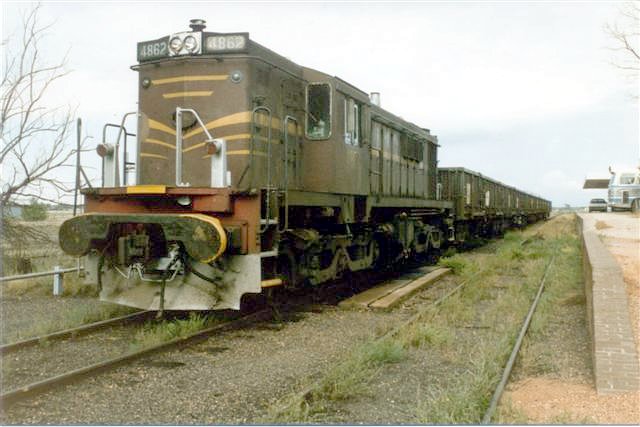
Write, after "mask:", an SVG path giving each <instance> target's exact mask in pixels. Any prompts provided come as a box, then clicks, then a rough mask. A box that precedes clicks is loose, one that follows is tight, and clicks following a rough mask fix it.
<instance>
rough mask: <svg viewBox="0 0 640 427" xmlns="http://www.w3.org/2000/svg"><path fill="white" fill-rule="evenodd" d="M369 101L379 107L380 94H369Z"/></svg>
mask: <svg viewBox="0 0 640 427" xmlns="http://www.w3.org/2000/svg"><path fill="white" fill-rule="evenodd" d="M369 99H370V100H371V103H372V104H373V105H376V106H378V107H379V106H380V92H371V95H369Z"/></svg>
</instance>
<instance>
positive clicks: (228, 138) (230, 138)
mask: <svg viewBox="0 0 640 427" xmlns="http://www.w3.org/2000/svg"><path fill="white" fill-rule="evenodd" d="M218 138H220V139H224V140H225V141H238V140H243V139H246V140H247V141H249V140H251V134H248V133H238V134H236V135H229V136H219V137H218ZM256 140H258V141H262V142H267V137H264V136H257V137H256ZM273 142H274V143H276V144H278V143H279V141H273ZM205 144H206V142H201V143H199V144H196V145H192V146H191V147H188V148H184V149H183V150H182V152H183V153H188V152H189V151H192V150H196V149H198V148H201V147H204V146H205Z"/></svg>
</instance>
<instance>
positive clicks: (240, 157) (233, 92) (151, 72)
mask: <svg viewBox="0 0 640 427" xmlns="http://www.w3.org/2000/svg"><path fill="white" fill-rule="evenodd" d="M138 72H139V83H140V87H139V93H140V95H139V111H140V118H139V125H138V126H139V128H138V141H139V144H138V145H139V148H138V159H137V160H138V162H137V164H138V177H137V178H138V183H139V184H163V185H175V183H176V176H175V163H176V122H175V115H176V107H182V108H191V109H194V110H196V111H197V112H198V114H199V115H200V117H201V118H202V121H203V122H204V124H205V125H206V127H207V129H208V130H209V132H210V133H211V134H212V136H213V137H214V138H223V139H225V140H226V141H227V144H228V152H227V158H228V163H229V170H231V175H232V186H234V187H235V186H236V185H237V183H238V179H239V173H237V171H239V170H242V169H243V167H244V165H245V164H246V162H247V159H248V154H249V145H250V139H251V136H250V131H251V111H250V110H251V107H250V100H249V97H248V95H247V93H248V91H247V87H248V81H249V79H248V75H249V74H250V73H249V64H248V61H247V60H246V59H242V58H236V59H225V60H224V61H223V60H220V61H213V60H209V61H198V60H189V59H183V60H174V61H167V62H161V63H155V64H147V65H142V66H140V67H139V68H138ZM232 76H233V78H232ZM182 134H183V147H182V153H181V154H182V163H183V176H182V182H184V183H188V184H189V185H190V186H202V187H207V186H210V183H211V170H210V159H209V157H210V156H209V155H208V154H207V152H206V147H205V140H206V135H205V133H204V131H203V130H202V128H201V127H200V126H198V125H197V123H196V122H195V119H194V117H193V116H192V115H190V114H185V115H184V116H183V129H182Z"/></svg>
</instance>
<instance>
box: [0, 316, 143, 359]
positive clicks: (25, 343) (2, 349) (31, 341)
mask: <svg viewBox="0 0 640 427" xmlns="http://www.w3.org/2000/svg"><path fill="white" fill-rule="evenodd" d="M151 313H153V312H151V311H138V312H135V313H131V314H127V315H124V316H120V317H114V318H112V319H106V320H101V321H99V322H94V323H88V324H86V325H81V326H78V327H76V328H69V329H64V330H62V331H58V332H52V333H50V334H47V335H41V336H38V337H33V338H27V339H24V340H22V341H17V342H13V343H9V344H4V345H0V354H2V355H4V354H6V353H10V352H12V351H16V350H18V349H21V348H24V347H29V346H32V345H35V344H38V343H39V342H41V341H47V340H57V339H62V338H67V337H69V336H72V335H76V336H77V335H82V334H85V333H87V332H90V331H95V330H97V329H102V328H106V327H108V326H111V325H116V324H118V323H122V322H125V321H127V320H138V319H140V318H144V317H148V316H150V314H151Z"/></svg>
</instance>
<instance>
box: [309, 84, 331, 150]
mask: <svg viewBox="0 0 640 427" xmlns="http://www.w3.org/2000/svg"><path fill="white" fill-rule="evenodd" d="M306 133H307V138H309V139H327V138H329V137H330V136H331V86H330V85H329V84H328V83H309V85H307V114H306Z"/></svg>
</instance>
